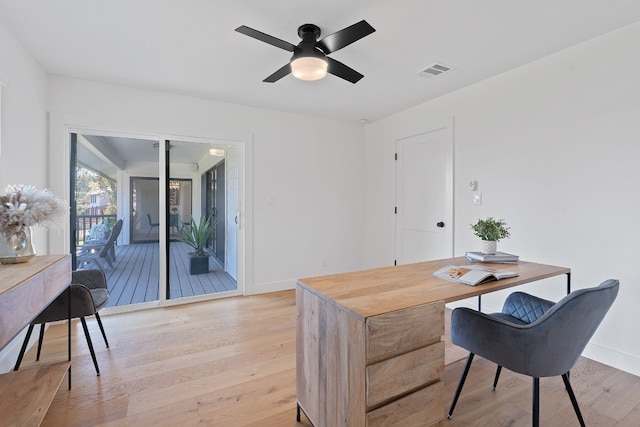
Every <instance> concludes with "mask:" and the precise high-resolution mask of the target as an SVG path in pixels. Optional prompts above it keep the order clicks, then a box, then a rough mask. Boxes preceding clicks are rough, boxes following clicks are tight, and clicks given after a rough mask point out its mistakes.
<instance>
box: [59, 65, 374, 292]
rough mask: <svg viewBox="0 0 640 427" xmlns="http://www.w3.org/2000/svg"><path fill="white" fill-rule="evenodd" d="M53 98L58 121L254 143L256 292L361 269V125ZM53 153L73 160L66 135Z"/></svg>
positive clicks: (98, 98)
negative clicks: (237, 136) (212, 134)
mask: <svg viewBox="0 0 640 427" xmlns="http://www.w3.org/2000/svg"><path fill="white" fill-rule="evenodd" d="M49 88H50V93H49V101H50V102H49V109H50V111H51V113H52V114H54V115H57V116H61V115H66V116H67V117H71V116H72V115H78V116H83V117H91V118H92V121H93V122H94V123H100V122H101V121H102V122H103V123H113V122H114V121H119V122H120V123H126V125H125V127H128V128H127V129H119V130H120V131H123V132H132V131H137V130H138V129H140V128H143V127H144V128H145V129H153V128H154V127H157V129H158V132H161V131H164V129H166V128H167V126H171V125H173V126H175V127H181V128H182V129H192V130H194V131H196V130H198V129H217V130H220V131H224V132H227V133H229V134H233V133H234V132H237V133H242V134H247V133H248V134H251V135H252V136H253V159H252V160H253V170H252V174H253V180H252V182H250V183H247V185H250V186H252V187H253V188H252V194H253V199H252V202H253V230H254V231H253V236H252V237H253V248H247V250H250V251H252V255H253V264H252V265H251V266H249V268H252V273H253V283H251V284H247V286H251V287H252V292H263V291H268V290H274V289H283V288H292V287H293V286H294V285H295V280H296V279H297V278H300V277H305V276H311V275H319V274H326V273H330V272H340V271H347V270H353V269H358V268H361V266H362V253H361V242H362V221H361V215H362V196H361V182H362V144H363V130H362V127H361V125H359V124H352V123H344V122H339V121H331V120H325V119H316V118H311V117H305V116H299V115H293V114H284V113H278V112H274V111H269V110H263V109H257V108H250V107H243V106H238V105H231V104H224V103H220V102H215V101H209V100H204V99H197V98H189V97H184V96H178V95H171V94H165V93H159V92H150V91H144V90H137V89H131V88H125V87H119V86H112V85H106V84H100V83H92V82H87V81H82V80H76V79H69V78H62V77H51V78H50V80H49ZM66 124H67V125H73V123H66ZM103 126H107V125H104V124H103ZM187 136H188V135H187ZM51 144H52V145H51V147H52V149H54V150H56V152H63V151H64V144H65V140H64V135H59V132H57V131H56V132H54V135H53V137H52V140H51ZM51 167H52V168H57V169H59V170H57V169H52V173H53V175H55V176H64V174H66V173H67V172H66V171H65V170H64V169H63V168H62V167H60V166H59V165H58V163H57V162H54V163H52V165H51ZM60 182H62V180H60ZM56 185H57V184H56ZM60 186H61V187H62V186H63V185H60ZM195 190H196V188H195V187H194V191H195ZM270 202H275V204H270ZM323 260H326V261H325V262H324V264H326V265H325V266H323Z"/></svg>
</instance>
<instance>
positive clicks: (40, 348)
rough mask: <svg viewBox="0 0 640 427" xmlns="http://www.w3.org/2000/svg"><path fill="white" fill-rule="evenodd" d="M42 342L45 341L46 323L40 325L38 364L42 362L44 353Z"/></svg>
mask: <svg viewBox="0 0 640 427" xmlns="http://www.w3.org/2000/svg"><path fill="white" fill-rule="evenodd" d="M42 341H44V323H40V335H38V352H37V353H36V362H37V361H38V360H40V353H41V352H42Z"/></svg>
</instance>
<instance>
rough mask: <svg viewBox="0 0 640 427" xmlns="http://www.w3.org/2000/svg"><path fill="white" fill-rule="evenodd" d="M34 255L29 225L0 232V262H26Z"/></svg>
mask: <svg viewBox="0 0 640 427" xmlns="http://www.w3.org/2000/svg"><path fill="white" fill-rule="evenodd" d="M35 255H36V251H35V249H34V248H33V243H32V241H31V227H26V226H25V227H22V229H21V230H19V231H17V232H11V233H0V264H17V263H20V262H27V261H29V260H30V259H31V258H33V257H34V256H35Z"/></svg>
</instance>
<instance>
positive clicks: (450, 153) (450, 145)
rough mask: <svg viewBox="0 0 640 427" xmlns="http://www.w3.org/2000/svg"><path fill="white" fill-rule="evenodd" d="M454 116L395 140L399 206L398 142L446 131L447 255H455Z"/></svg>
mask: <svg viewBox="0 0 640 427" xmlns="http://www.w3.org/2000/svg"><path fill="white" fill-rule="evenodd" d="M454 124H455V121H454V118H453V117H452V118H451V119H449V120H446V121H443V122H441V123H438V124H434V125H431V126H429V127H428V128H427V129H425V130H424V131H422V132H416V133H413V134H411V135H406V136H403V137H400V138H396V139H395V140H394V150H395V153H396V162H395V184H394V193H395V206H396V209H397V206H398V197H399V196H398V162H397V153H398V149H397V147H398V143H401V142H403V141H405V140H407V139H410V138H414V137H416V136H420V135H427V134H429V133H433V132H438V131H442V130H444V132H445V142H446V149H445V162H446V163H445V211H444V222H445V224H449V226H446V227H445V235H446V237H445V240H447V241H448V242H449V246H450V248H448V249H447V257H453V256H454V253H455V224H454ZM398 239H399V236H398V216H397V214H396V215H394V259H395V261H394V264H397V263H398Z"/></svg>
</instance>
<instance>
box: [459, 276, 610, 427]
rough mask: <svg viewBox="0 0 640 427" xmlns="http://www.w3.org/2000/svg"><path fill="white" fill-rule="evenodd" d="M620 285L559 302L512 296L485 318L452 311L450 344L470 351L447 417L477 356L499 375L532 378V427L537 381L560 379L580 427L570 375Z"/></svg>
mask: <svg viewBox="0 0 640 427" xmlns="http://www.w3.org/2000/svg"><path fill="white" fill-rule="evenodd" d="M619 286H620V284H619V282H618V281H617V280H612V279H610V280H606V281H605V282H603V283H602V284H600V286H597V287H594V288H588V289H580V290H577V291H574V292H572V293H570V294H569V295H567V296H566V297H564V298H563V299H562V300H560V301H559V302H558V303H555V304H554V303H553V302H551V301H547V300H543V299H540V298H537V297H534V296H531V295H528V294H525V293H523V292H514V293H513V294H511V295H509V297H508V298H507V300H506V301H505V304H504V307H503V309H502V313H496V314H484V313H481V312H479V311H476V310H472V309H469V308H456V309H455V310H453V313H452V315H451V341H452V342H453V344H455V345H458V346H460V347H463V348H465V349H467V350H469V352H470V353H469V357H468V358H467V364H466V366H465V368H464V371H463V373H462V377H461V378H460V383H459V384H458V388H457V390H456V393H455V396H454V398H453V402H452V403H451V408H450V409H449V418H451V417H452V415H453V410H454V409H455V406H456V403H457V401H458V398H459V397H460V392H461V391H462V387H463V386H464V382H465V379H466V377H467V374H468V373H469V368H470V367H471V362H472V361H473V356H474V355H475V354H477V355H478V356H481V357H483V358H485V359H487V360H490V361H492V362H495V363H497V364H498V369H497V371H496V376H495V379H494V382H493V389H494V390H495V388H496V386H497V384H498V379H499V377H500V371H501V370H502V367H505V368H507V369H509V370H511V371H513V372H517V373H520V374H524V375H528V376H530V377H533V406H532V408H533V411H532V412H533V414H532V425H533V426H538V425H539V407H540V404H539V402H540V401H539V398H540V396H539V395H540V377H551V376H557V375H558V376H562V380H563V381H564V385H565V388H566V390H567V393H568V394H569V398H570V399H571V404H572V405H573V409H574V410H575V412H576V415H577V417H578V420H579V422H580V425H581V426H584V425H585V424H584V420H583V418H582V414H581V413H580V408H579V407H578V402H577V400H576V397H575V395H574V393H573V389H572V388H571V383H570V382H569V370H570V369H571V368H572V367H573V365H574V364H575V363H576V362H577V360H578V358H579V357H580V354H581V353H582V351H583V350H584V348H585V347H586V345H587V343H588V342H589V340H590V339H591V337H592V336H593V334H594V333H595V331H596V329H597V328H598V325H600V322H601V321H602V319H603V318H604V316H605V315H606V314H607V311H609V308H610V307H611V305H612V304H613V301H614V300H615V298H616V296H617V294H618V288H619Z"/></svg>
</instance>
